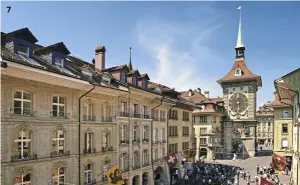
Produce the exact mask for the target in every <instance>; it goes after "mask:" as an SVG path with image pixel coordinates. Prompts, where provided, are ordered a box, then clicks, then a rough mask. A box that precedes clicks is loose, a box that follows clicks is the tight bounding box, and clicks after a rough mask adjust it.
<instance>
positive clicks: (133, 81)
mask: <svg viewBox="0 0 300 185" xmlns="http://www.w3.org/2000/svg"><path fill="white" fill-rule="evenodd" d="M132 85H136V77H135V76H133V77H132Z"/></svg>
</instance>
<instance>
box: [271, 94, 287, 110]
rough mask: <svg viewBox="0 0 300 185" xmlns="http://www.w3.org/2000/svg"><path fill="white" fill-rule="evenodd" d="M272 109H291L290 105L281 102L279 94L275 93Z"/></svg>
mask: <svg viewBox="0 0 300 185" xmlns="http://www.w3.org/2000/svg"><path fill="white" fill-rule="evenodd" d="M272 107H289V105H287V104H284V103H282V102H281V101H280V99H279V95H278V93H277V92H275V93H274V101H273V102H272Z"/></svg>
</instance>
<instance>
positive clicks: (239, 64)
mask: <svg viewBox="0 0 300 185" xmlns="http://www.w3.org/2000/svg"><path fill="white" fill-rule="evenodd" d="M237 68H240V69H241V70H242V75H241V76H236V75H235V71H236V69H237ZM241 80H256V82H257V85H258V86H261V85H262V81H261V77H260V76H258V75H256V74H254V73H252V72H251V71H250V69H249V68H248V67H247V65H246V62H245V61H244V60H236V61H235V63H234V65H233V67H232V68H231V70H230V71H229V73H228V74H227V75H225V76H224V77H223V78H221V79H219V80H218V81H217V82H218V83H220V84H222V83H223V82H231V81H241Z"/></svg>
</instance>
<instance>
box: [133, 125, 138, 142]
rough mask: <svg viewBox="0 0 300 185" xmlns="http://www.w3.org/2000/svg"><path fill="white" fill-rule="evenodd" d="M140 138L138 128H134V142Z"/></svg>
mask: <svg viewBox="0 0 300 185" xmlns="http://www.w3.org/2000/svg"><path fill="white" fill-rule="evenodd" d="M137 137H138V126H134V127H133V140H137Z"/></svg>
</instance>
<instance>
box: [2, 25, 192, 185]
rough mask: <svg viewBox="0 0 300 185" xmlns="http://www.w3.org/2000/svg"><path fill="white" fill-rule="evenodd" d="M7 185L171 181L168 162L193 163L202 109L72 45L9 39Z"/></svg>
mask: <svg viewBox="0 0 300 185" xmlns="http://www.w3.org/2000/svg"><path fill="white" fill-rule="evenodd" d="M1 41H2V44H1V57H2V61H1V184H32V185H35V184H36V185H39V184H76V185H78V184H79V185H80V184H106V183H107V177H106V175H105V171H106V170H108V169H110V168H111V167H112V166H114V165H119V166H120V169H121V171H122V175H123V179H124V180H125V183H126V184H144V183H145V182H148V184H154V179H155V180H162V181H165V182H168V181H169V171H168V170H169V169H168V168H167V167H166V164H165V161H164V160H163V158H164V157H165V156H166V155H168V154H170V153H176V154H177V156H178V159H179V160H180V159H182V158H186V159H188V160H194V156H195V154H194V153H195V148H196V140H195V135H194V133H195V132H194V128H193V124H194V123H193V117H192V112H193V110H195V109H196V106H195V104H194V103H191V102H189V101H187V100H185V99H183V98H181V96H180V95H181V93H180V92H177V91H175V90H174V89H171V88H169V87H167V86H164V85H161V84H158V83H154V82H152V81H150V78H149V76H148V75H147V73H140V72H139V71H138V69H134V68H133V67H132V62H131V57H130V61H129V63H128V64H123V65H119V66H114V67H110V68H107V67H106V66H107V61H106V58H105V54H106V48H105V47H104V46H100V47H97V48H96V49H95V56H94V59H93V61H92V63H89V62H86V61H84V60H82V59H80V58H77V57H75V56H72V55H70V51H69V50H68V48H67V47H66V46H65V44H64V43H63V42H59V43H56V44H53V45H49V46H41V45H38V44H36V43H37V41H38V40H37V39H36V37H35V36H34V35H33V34H32V32H31V31H30V30H29V29H28V28H24V29H20V30H16V31H13V32H10V33H1Z"/></svg>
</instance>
